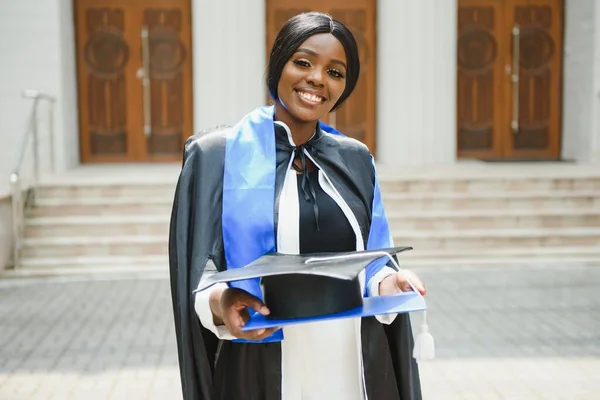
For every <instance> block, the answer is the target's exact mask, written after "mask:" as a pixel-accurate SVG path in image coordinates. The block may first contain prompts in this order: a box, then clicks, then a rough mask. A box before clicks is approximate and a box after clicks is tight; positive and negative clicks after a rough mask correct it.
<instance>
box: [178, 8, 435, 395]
mask: <svg viewBox="0 0 600 400" xmlns="http://www.w3.org/2000/svg"><path fill="white" fill-rule="evenodd" d="M359 70H360V67H359V59H358V49H357V46H356V42H355V40H354V37H353V36H352V34H351V32H350V31H349V30H348V29H347V28H346V27H345V26H344V25H343V24H341V23H340V22H338V21H336V20H333V19H332V18H331V17H329V16H328V15H325V14H320V13H306V14H300V15H297V16H295V17H293V18H292V19H290V20H289V21H287V22H286V24H285V25H284V26H283V27H282V29H281V31H280V32H279V35H278V37H277V39H276V41H275V44H274V46H273V50H272V52H271V56H270V60H269V70H268V77H267V86H268V88H269V91H270V94H271V96H272V98H273V101H274V106H273V107H265V108H261V109H258V110H254V111H252V112H251V113H250V114H248V115H247V116H246V117H244V119H242V121H240V122H239V123H238V124H237V125H236V126H235V127H233V128H231V129H227V130H224V131H219V132H214V133H212V134H209V135H206V136H204V137H202V138H200V139H194V138H191V139H190V140H189V141H188V143H187V144H186V151H185V156H184V164H183V169H182V173H181V176H180V180H179V182H178V186H177V192H176V197H175V202H174V207H173V214H172V220H171V233H170V246H169V253H170V268H171V285H172V292H173V304H174V312H175V325H176V330H177V342H178V350H179V363H180V372H181V379H182V384H183V394H184V398H185V399H186V400H189V399H215V398H216V399H261V400H264V399H283V400H296V399H344V400H362V399H372V400H373V399H374V400H381V399H420V398H421V393H420V384H419V376H418V370H417V366H416V363H415V361H414V359H413V358H412V356H411V354H412V347H413V339H412V333H411V328H410V320H409V318H408V315H406V314H401V315H393V316H381V317H380V316H378V317H376V318H375V317H372V318H362V319H345V320H344V319H343V320H335V321H328V322H319V323H312V324H304V325H296V326H290V327H285V328H284V329H282V330H276V329H268V330H256V331H249V332H242V331H241V328H242V327H243V325H244V323H245V321H246V320H247V319H248V315H249V310H248V308H251V309H253V310H256V311H257V312H259V313H261V314H268V313H269V310H268V309H267V307H266V306H265V305H264V304H263V303H262V302H261V300H260V297H261V291H260V287H259V283H258V282H257V281H255V280H252V281H244V282H241V283H236V284H235V285H234V284H233V283H232V284H230V287H228V286H225V285H221V286H219V285H217V286H214V287H211V288H210V289H207V290H205V291H203V292H199V293H198V294H197V295H194V294H193V293H192V292H193V291H194V289H195V288H196V287H197V286H198V283H199V281H200V278H201V275H202V274H203V272H204V270H205V269H206V266H207V265H212V264H214V267H215V268H216V269H217V270H219V271H222V270H225V269H228V268H239V267H243V266H244V265H247V264H248V263H249V262H251V261H253V260H255V259H256V258H258V257H260V256H262V255H263V254H265V253H267V252H269V251H275V250H276V251H279V252H282V253H292V254H293V253H296V254H297V253H315V252H333V251H354V250H363V249H365V248H381V247H385V246H389V245H391V243H390V238H389V236H390V235H389V228H388V226H387V222H386V221H385V215H384V213H383V208H382V204H381V199H380V193H379V187H378V184H377V179H376V174H375V169H374V165H373V160H372V156H371V155H370V154H369V151H368V149H367V148H366V146H364V145H363V144H361V143H359V142H358V141H356V140H353V139H350V138H347V137H344V136H341V135H339V134H337V132H335V130H333V129H332V128H330V127H327V126H326V125H325V124H322V123H319V120H320V119H321V118H323V117H324V116H325V115H326V114H327V113H328V112H330V111H332V110H335V109H337V108H338V107H340V106H341V105H342V104H343V102H344V101H345V100H346V99H347V98H348V96H350V94H351V93H352V91H353V89H354V87H355V85H356V82H357V80H358V76H359ZM376 221H379V222H381V221H383V223H382V224H379V223H378V224H379V225H378V226H377V227H376V226H375V225H376ZM360 279H361V284H362V286H363V287H364V292H365V295H366V296H377V295H386V294H393V293H397V292H398V291H401V290H404V291H407V290H411V289H410V285H409V283H408V280H409V279H410V281H411V282H412V283H413V284H414V286H415V287H416V288H417V290H419V291H420V292H421V293H422V294H425V289H424V287H423V285H422V283H421V282H420V281H419V279H418V278H417V277H416V276H414V274H410V273H407V272H403V273H402V272H395V271H394V270H392V269H391V268H389V267H386V266H379V267H377V266H374V267H372V268H370V269H367V271H364V272H363V273H361V276H360ZM282 331H283V332H282Z"/></svg>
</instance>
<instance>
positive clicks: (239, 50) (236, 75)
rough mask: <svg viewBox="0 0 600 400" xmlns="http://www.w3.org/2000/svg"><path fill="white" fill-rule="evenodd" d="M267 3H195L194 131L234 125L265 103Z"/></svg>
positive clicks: (237, 0) (228, 0)
mask: <svg viewBox="0 0 600 400" xmlns="http://www.w3.org/2000/svg"><path fill="white" fill-rule="evenodd" d="M265 20H266V8H265V0H219V1H214V0H194V1H193V3H192V42H193V49H192V53H193V63H194V64H193V65H194V66H193V75H194V130H195V131H196V132H197V131H199V130H201V129H205V128H209V127H212V126H215V125H220V124H234V123H235V122H237V121H238V120H239V119H240V118H241V117H242V116H243V115H245V114H246V113H248V112H249V111H250V110H251V109H253V108H255V107H258V106H261V105H263V104H265V103H266V93H267V92H266V89H265V87H266V85H265V84H264V83H263V82H264V77H265V66H266V57H265V52H266V49H265V46H266V21H265Z"/></svg>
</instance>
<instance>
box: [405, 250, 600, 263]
mask: <svg viewBox="0 0 600 400" xmlns="http://www.w3.org/2000/svg"><path fill="white" fill-rule="evenodd" d="M588 257H600V247H595V246H578V247H576V246H573V247H570V246H562V247H556V246H551V247H501V248H495V247H493V248H449V249H421V250H416V249H415V250H412V251H406V252H404V253H402V254H401V258H400V260H401V261H402V260H411V261H413V260H416V261H422V260H437V261H436V262H442V263H443V262H447V261H451V260H469V259H487V258H489V259H496V260H508V259H510V260H513V259H530V260H541V259H546V260H549V259H556V260H569V259H576V258H581V259H584V258H588Z"/></svg>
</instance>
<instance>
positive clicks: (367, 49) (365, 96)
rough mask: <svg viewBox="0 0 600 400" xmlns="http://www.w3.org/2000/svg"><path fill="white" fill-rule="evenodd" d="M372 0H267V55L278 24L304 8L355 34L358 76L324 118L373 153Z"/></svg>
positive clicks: (373, 44)
mask: <svg viewBox="0 0 600 400" xmlns="http://www.w3.org/2000/svg"><path fill="white" fill-rule="evenodd" d="M375 3H376V2H375V1H370V0H326V1H319V0H267V58H268V57H269V54H270V51H271V47H272V46H273V42H274V41H275V37H276V36H277V32H279V29H280V28H281V26H282V25H283V24H284V23H285V21H287V20H288V19H289V18H291V17H293V16H294V15H296V14H299V13H301V12H307V11H319V12H325V13H328V14H330V15H331V16H332V17H333V18H334V19H337V20H339V21H341V22H342V23H344V24H345V25H346V26H348V28H350V30H351V31H352V33H353V34H354V37H355V38H356V42H357V44H358V48H359V52H360V63H361V64H360V67H361V72H360V77H359V79H358V83H357V85H356V88H355V89H354V92H353V93H352V95H351V96H350V97H349V98H348V100H346V102H345V103H344V105H343V106H342V107H340V108H339V109H338V110H337V111H336V112H335V113H331V114H329V115H328V116H327V117H326V118H325V122H327V123H330V124H333V125H335V127H336V128H337V129H339V130H340V131H341V132H344V133H345V134H347V135H348V136H352V137H354V138H356V139H358V140H360V141H361V142H363V143H365V144H366V145H367V146H368V147H369V149H370V150H371V152H373V153H375V150H376V149H375V146H376V143H375V96H376V91H375V89H376V81H375V71H376V64H375V60H376V53H375V48H376V43H375V37H376V35H375V33H376V25H375V22H376V20H375V19H376V4H375Z"/></svg>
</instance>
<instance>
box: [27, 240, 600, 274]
mask: <svg viewBox="0 0 600 400" xmlns="http://www.w3.org/2000/svg"><path fill="white" fill-rule="evenodd" d="M399 261H400V267H401V268H414V267H420V266H430V267H442V266H446V267H447V266H450V265H452V266H481V265H490V264H493V265H519V264H521V265H526V266H532V265H549V264H574V263H577V264H586V265H600V247H537V248H490V249H456V248H454V249H442V250H440V249H438V250H435V249H429V250H421V251H408V252H404V253H402V254H401V255H400V256H399ZM19 270H20V271H21V272H23V271H27V273H28V274H34V275H44V274H62V273H76V272H77V271H79V272H77V273H85V274H94V273H107V272H123V271H127V272H147V271H150V272H161V273H168V258H167V255H166V254H163V255H140V256H96V257H93V256H87V257H85V256H81V257H73V256H70V257H69V256H64V257H37V258H31V257H29V258H28V257H26V258H23V259H22V262H21V265H20V267H19Z"/></svg>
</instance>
